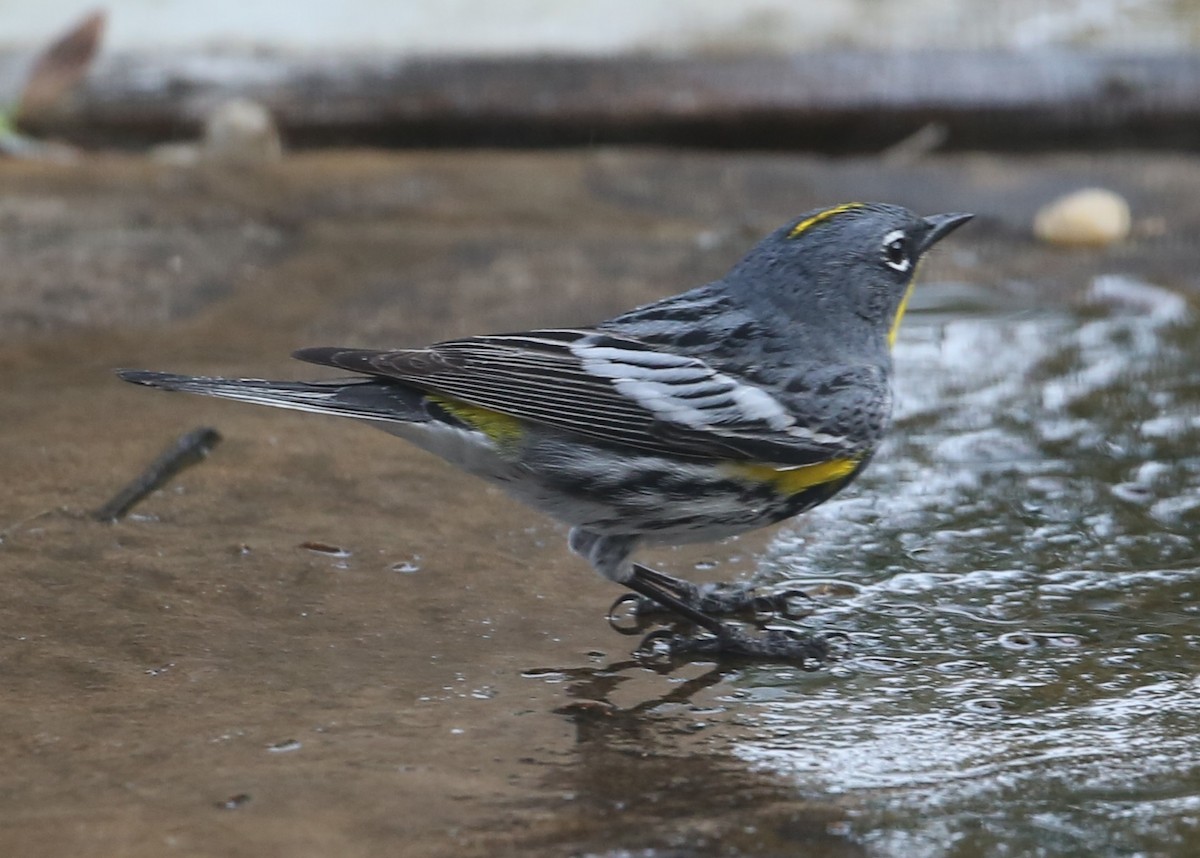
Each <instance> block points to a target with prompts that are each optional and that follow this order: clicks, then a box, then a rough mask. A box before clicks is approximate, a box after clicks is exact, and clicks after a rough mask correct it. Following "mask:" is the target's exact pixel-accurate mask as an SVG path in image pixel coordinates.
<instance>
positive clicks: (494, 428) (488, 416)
mask: <svg viewBox="0 0 1200 858" xmlns="http://www.w3.org/2000/svg"><path fill="white" fill-rule="evenodd" d="M429 399H430V401H432V402H436V403H437V404H438V405H440V406H441V407H442V408H444V409H445V410H446V411H448V412H449V413H450V414H451V415H452V416H453V417H455V418H456V419H458V420H461V421H462V422H463V423H466V424H467V425H468V426H470V427H471V428H472V429H476V430H478V431H480V432H482V433H483V434H484V435H487V436H488V437H489V438H491V439H492V441H494V442H495V443H496V444H498V445H500V446H512V445H514V444H516V443H517V442H518V441H520V440H521V433H522V429H521V421H520V420H518V419H517V418H516V417H513V416H511V415H508V414H502V413H501V412H499V411H492V410H491V409H490V408H481V407H480V406H478V405H471V404H469V403H467V402H461V401H459V400H457V399H447V398H446V397H444V396H438V395H437V394H436V393H431V394H429Z"/></svg>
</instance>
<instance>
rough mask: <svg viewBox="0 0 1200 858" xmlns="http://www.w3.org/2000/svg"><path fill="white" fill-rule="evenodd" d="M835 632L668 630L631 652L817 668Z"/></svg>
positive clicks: (668, 658) (662, 657) (663, 657)
mask: <svg viewBox="0 0 1200 858" xmlns="http://www.w3.org/2000/svg"><path fill="white" fill-rule="evenodd" d="M840 637H841V636H840V635H837V634H816V635H814V634H806V633H803V632H792V631H784V630H782V629H763V630H761V631H759V632H757V633H751V632H748V631H745V630H744V629H741V628H738V627H736V626H729V625H726V626H723V627H722V631H721V632H718V633H714V634H706V635H700V636H698V637H689V636H687V635H681V634H678V633H676V632H673V631H670V630H668V629H661V630H659V631H656V632H651V633H650V634H648V635H646V637H644V638H642V642H641V644H640V645H639V646H638V648H637V650H636V651H635V654H636V655H638V656H639V657H640V658H644V659H648V660H652V661H655V660H656V661H668V662H676V661H690V660H693V659H695V658H711V657H717V658H726V659H744V660H751V661H775V662H786V663H788V664H795V665H798V666H800V667H801V668H802V669H803V670H809V671H812V670H817V669H819V668H820V667H821V666H822V665H823V664H824V663H825V660H826V659H827V658H828V657H829V655H830V652H831V651H832V649H833V642H834V641H836V640H838V639H839V638H840Z"/></svg>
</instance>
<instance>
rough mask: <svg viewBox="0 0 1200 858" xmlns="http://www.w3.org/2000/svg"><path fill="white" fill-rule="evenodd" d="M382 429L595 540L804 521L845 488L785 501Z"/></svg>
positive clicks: (554, 453)
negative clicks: (798, 516) (799, 518)
mask: <svg viewBox="0 0 1200 858" xmlns="http://www.w3.org/2000/svg"><path fill="white" fill-rule="evenodd" d="M380 428H383V429H384V430H385V431H388V432H389V433H391V434H393V435H398V436H400V437H402V438H405V439H406V440H408V441H411V442H412V443H414V444H416V445H417V446H419V447H421V448H422V449H424V450H427V451H429V452H431V453H433V454H435V455H437V456H439V457H441V458H443V459H445V460H446V461H448V462H450V463H451V464H453V465H456V466H457V467H459V468H462V469H463V470H465V471H467V472H469V473H471V474H473V475H475V476H477V477H481V478H483V479H485V480H487V481H488V482H490V483H493V484H494V485H497V486H499V487H500V488H501V489H503V490H504V491H505V492H506V493H507V494H509V495H511V496H512V497H513V498H515V499H516V500H519V501H521V502H522V503H524V504H526V505H527V506H530V507H533V508H534V509H536V510H538V511H540V512H543V513H545V514H546V515H548V516H550V517H551V518H554V519H557V520H558V521H561V522H563V523H564V524H567V525H570V526H572V527H582V528H584V529H586V530H589V531H591V532H593V533H597V534H604V535H638V536H641V537H642V538H644V539H645V541H647V542H650V543H663V544H680V543H687V542H706V541H711V540H717V539H724V538H726V537H729V536H736V535H738V534H741V533H746V532H747V531H751V530H755V529H757V528H760V527H765V526H767V525H770V524H774V523H776V522H779V521H782V520H783V519H785V518H789V517H791V516H793V515H796V514H797V513H799V512H803V511H804V510H805V509H808V508H811V507H812V506H815V505H816V504H818V503H820V502H821V501H823V500H825V499H826V498H828V497H829V496H830V495H832V494H833V493H834V492H835V491H836V490H837V488H840V485H841V484H844V481H843V482H842V483H841V484H839V485H838V486H837V487H832V486H830V487H825V486H821V487H815V490H812V491H806V492H804V493H801V494H792V495H784V494H781V493H779V492H778V491H777V490H776V488H775V487H774V486H772V485H771V484H770V483H769V482H765V481H755V480H749V479H742V478H738V477H735V476H731V475H730V474H729V472H728V471H727V470H725V469H722V468H721V467H719V466H717V465H713V464H709V463H703V462H688V461H682V460H674V459H668V458H665V457H659V456H652V455H638V454H629V453H616V452H613V451H611V450H607V449H604V448H600V447H594V446H591V445H584V444H580V443H578V442H577V441H573V442H568V443H562V442H561V441H560V440H558V439H556V440H554V441H550V442H547V441H545V440H543V442H540V443H535V444H531V445H525V446H523V448H522V449H521V450H519V451H515V450H503V449H501V448H499V447H498V446H497V445H496V444H494V443H492V442H491V441H490V440H489V439H488V438H486V437H485V436H483V435H482V434H481V433H479V432H475V431H471V430H466V429H460V428H457V427H453V426H447V425H444V424H429V423H424V424H405V423H400V424H380Z"/></svg>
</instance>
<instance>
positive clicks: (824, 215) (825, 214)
mask: <svg viewBox="0 0 1200 858" xmlns="http://www.w3.org/2000/svg"><path fill="white" fill-rule="evenodd" d="M863 205H864V203H842V204H841V205H840V206H834V207H833V208H829V209H825V210H824V211H820V212H817V213H816V214H815V215H813V216H812V217H806V218H805V219H804V220H802V221H800V223H798V224H796V225H795V226H794V227H792V231H791V232H789V233H788V238H797V237H798V236H800V235H801V234H802V233H805V232H807V231H808V230H810V229H812V228H813V227H814V226H816V225H817V224H819V223H824V222H825V221H827V220H829V219H830V218H831V217H834V216H835V215H840V214H841V213H842V212H848V211H852V210H853V209H861V208H862V207H863Z"/></svg>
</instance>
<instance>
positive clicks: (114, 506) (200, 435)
mask: <svg viewBox="0 0 1200 858" xmlns="http://www.w3.org/2000/svg"><path fill="white" fill-rule="evenodd" d="M220 440H221V435H220V433H218V432H217V430H216V429H212V428H210V427H208V426H202V427H200V428H199V429H193V430H192V431H191V432H188V433H187V434H186V435H183V436H182V437H180V438H179V440H177V441H176V442H175V443H174V444H172V445H171V446H170V447H169V448H167V450H165V451H164V452H163V454H162V455H161V456H159V457H158V458H157V459H155V460H154V461H153V462H151V463H150V466H149V467H148V468H146V470H145V471H144V472H143V473H142V474H141V476H139V477H138V478H137V479H136V480H134V481H133V482H132V483H130V484H129V485H127V486H126V487H125V488H123V489H121V491H119V492H117V494H116V496H114V497H113V499H112V500H110V501H109V502H108V503H106V504H105V505H104V506H102V507H100V509H98V510H96V511H95V512H94V513H93V514H92V517H93V518H95V519H96V520H97V521H117V520H118V519H121V518H123V517H124V516H125V514H126V513H127V512H129V510H131V509H133V507H134V505H135V504H137V503H138V502H140V501H141V500H142V499H143V498H145V497H146V495H148V494H150V493H151V492H152V491H154V490H155V489H158V488H161V487H162V486H164V485H165V484H166V483H167V481H168V480H170V479H171V477H173V476H175V475H176V474H177V473H179V472H180V471H182V470H183V469H184V468H187V467H190V466H191V465H194V464H196V463H197V462H200V461H203V460H204V458H205V457H206V456H207V455H208V452H209V450H211V449H212V448H213V447H215V446H216V445H217V442H218V441H220Z"/></svg>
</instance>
